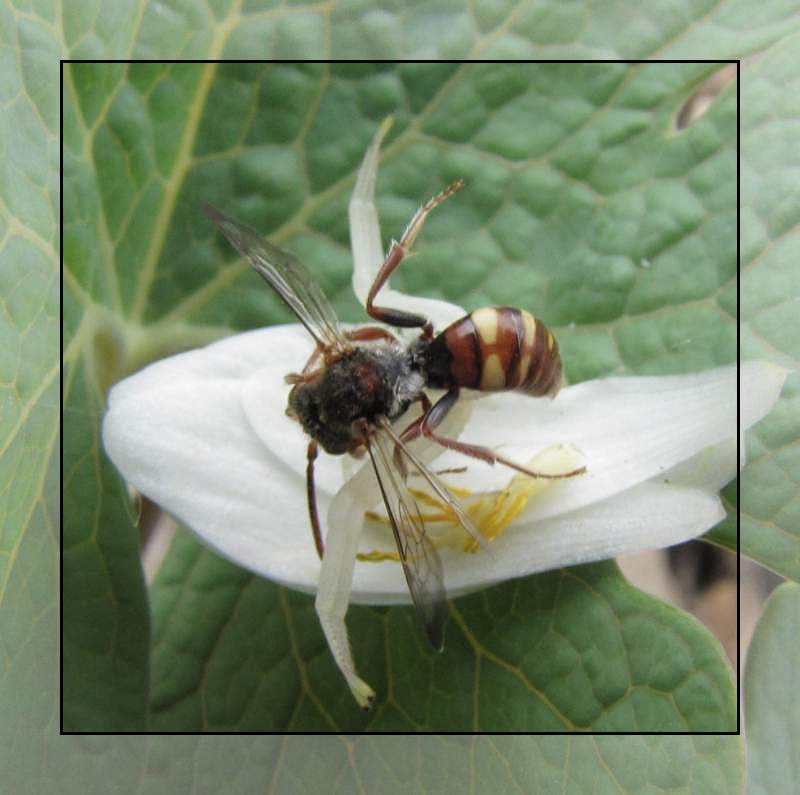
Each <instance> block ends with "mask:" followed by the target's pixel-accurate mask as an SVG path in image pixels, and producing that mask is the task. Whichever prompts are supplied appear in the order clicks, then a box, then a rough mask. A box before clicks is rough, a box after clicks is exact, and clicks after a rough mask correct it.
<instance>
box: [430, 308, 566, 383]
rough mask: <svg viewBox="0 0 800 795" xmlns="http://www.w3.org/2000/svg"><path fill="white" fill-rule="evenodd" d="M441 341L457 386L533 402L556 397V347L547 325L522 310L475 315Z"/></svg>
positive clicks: (558, 374)
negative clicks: (528, 398) (506, 392)
mask: <svg viewBox="0 0 800 795" xmlns="http://www.w3.org/2000/svg"><path fill="white" fill-rule="evenodd" d="M442 336H443V338H444V342H445V345H446V347H447V349H448V351H449V352H450V354H451V355H452V359H451V361H450V372H451V375H452V378H453V379H454V381H455V382H456V383H457V384H458V385H459V386H463V387H467V388H469V389H480V390H482V391H484V392H495V391H501V390H509V389H516V390H519V391H521V392H525V393H526V394H529V395H537V396H539V395H551V396H552V395H554V394H555V393H556V392H557V391H558V387H559V385H560V383H561V359H560V356H559V353H558V345H557V344H556V341H555V339H554V337H553V335H552V334H551V333H550V331H548V329H547V328H546V327H545V325H544V324H543V323H540V322H538V321H537V320H536V319H535V318H534V317H533V315H531V314H530V313H528V312H526V311H524V310H521V309H514V308H512V307H484V308H483V309H476V310H475V311H474V312H472V314H470V315H467V316H466V317H463V318H461V320H457V321H456V322H455V323H453V324H452V325H450V326H449V327H448V328H447V329H446V330H445V331H444V332H443V334H442Z"/></svg>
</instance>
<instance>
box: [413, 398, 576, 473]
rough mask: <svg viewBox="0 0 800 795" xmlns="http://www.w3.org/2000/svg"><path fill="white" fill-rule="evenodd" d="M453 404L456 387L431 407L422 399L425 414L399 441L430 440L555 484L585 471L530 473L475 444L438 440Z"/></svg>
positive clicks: (514, 462)
mask: <svg viewBox="0 0 800 795" xmlns="http://www.w3.org/2000/svg"><path fill="white" fill-rule="evenodd" d="M456 400H458V388H457V387H454V388H452V389H450V390H449V391H448V392H446V393H445V394H444V395H442V397H441V398H440V399H439V400H438V401H437V402H436V404H435V405H433V406H431V403H430V400H428V399H427V398H425V399H424V401H423V407H424V409H425V413H424V414H423V415H422V416H421V417H419V418H418V419H416V420H414V422H412V423H411V425H409V426H408V428H406V429H405V431H403V435H402V437H401V438H402V440H403V441H404V442H410V441H412V440H413V439H416V438H418V437H419V436H424V437H425V438H427V439H430V440H431V441H432V442H436V444H440V445H441V446H442V447H445V448H447V449H448V450H455V451H456V452H458V453H462V454H463V455H468V456H470V457H471V458H477V459H478V460H479V461H485V462H486V463H487V464H502V465H503V466H507V467H509V468H511V469H516V470H517V472H522V473H523V474H525V475H528V476H529V477H532V478H545V479H547V480H558V479H560V478H571V477H573V476H575V475H581V474H583V473H584V472H585V471H586V467H580V468H578V469H573V470H572V471H571V472H565V473H563V474H560V475H549V474H546V473H544V472H537V471H535V470H533V469H528V468H527V467H524V466H522V465H521V464H518V463H517V462H516V461H512V460H511V459H510V458H506V457H505V456H502V455H499V454H498V453H496V452H494V450H490V449H489V448H488V447H481V446H479V445H476V444H466V443H465V442H458V441H456V440H455V439H448V438H447V437H445V436H439V435H438V434H437V433H436V430H435V429H436V428H437V426H439V425H440V424H441V422H442V420H444V418H445V417H446V416H447V412H448V411H450V409H451V408H452V407H453V405H454V404H455V402H456ZM426 404H427V405H426Z"/></svg>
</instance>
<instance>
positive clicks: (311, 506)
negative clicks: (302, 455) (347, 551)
mask: <svg viewBox="0 0 800 795" xmlns="http://www.w3.org/2000/svg"><path fill="white" fill-rule="evenodd" d="M318 453H319V446H318V445H317V442H316V440H315V439H312V440H311V441H310V442H309V443H308V451H307V453H306V457H307V459H308V463H307V464H306V497H307V499H308V516H309V519H310V520H311V533H312V535H313V536H314V546H315V547H316V548H317V555H318V556H319V559H320V560H322V558H323V557H324V556H325V545H324V544H323V542H322V530H321V528H320V525H319V513H318V512H317V489H316V487H315V485H314V461H316V460H317V454H318Z"/></svg>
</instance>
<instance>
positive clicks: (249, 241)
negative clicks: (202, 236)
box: [204, 204, 350, 350]
mask: <svg viewBox="0 0 800 795" xmlns="http://www.w3.org/2000/svg"><path fill="white" fill-rule="evenodd" d="M204 210H205V212H206V215H207V216H208V217H209V218H210V219H211V220H212V221H213V222H214V223H215V224H216V225H217V227H218V228H219V230H220V231H221V232H222V234H223V235H225V237H226V238H228V241H229V242H230V244H231V245H232V246H233V247H234V248H235V249H236V250H237V251H238V252H239V253H240V254H241V255H242V256H243V257H245V259H247V260H248V261H249V262H250V264H251V265H252V266H253V269H254V270H255V271H256V272H257V273H258V274H259V275H260V276H261V277H263V279H264V280H265V281H266V282H267V283H268V284H269V285H270V286H271V287H272V288H273V289H274V290H275V292H277V293H278V295H279V296H280V297H281V298H282V299H283V300H284V301H285V302H286V303H287V305H288V306H289V308H290V309H291V310H292V312H294V314H295V315H296V316H297V319H298V320H299V321H300V322H301V323H302V324H303V325H304V326H305V327H306V329H308V332H309V333H310V334H311V336H312V337H314V339H315V340H316V341H317V343H318V344H319V345H320V346H322V347H326V348H327V347H333V348H336V349H339V350H346V349H348V348H349V347H350V346H349V344H348V342H347V340H346V339H345V337H344V335H343V334H342V332H341V331H340V329H339V321H338V320H337V318H336V313H335V312H334V310H333V307H332V306H331V305H330V302H329V301H328V299H327V298H326V297H325V294H324V293H323V292H322V289H321V288H320V286H319V284H318V283H317V280H316V279H315V278H314V277H313V276H312V275H311V272H310V271H309V270H308V268H306V266H305V265H303V263H302V262H301V261H300V260H299V259H298V258H297V257H295V256H294V254H290V253H289V252H288V251H284V250H283V249H280V248H278V247H277V246H274V245H273V244H272V243H270V242H269V241H268V240H265V239H264V238H263V237H262V236H261V235H259V234H258V232H256V231H255V229H252V228H251V227H249V226H247V224H243V223H241V222H239V221H237V220H235V219H234V218H231V217H229V216H227V215H225V214H224V213H221V212H220V211H219V210H217V209H216V208H215V207H211V205H208V204H207V205H205V207H204Z"/></svg>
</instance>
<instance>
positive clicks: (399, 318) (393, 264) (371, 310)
mask: <svg viewBox="0 0 800 795" xmlns="http://www.w3.org/2000/svg"><path fill="white" fill-rule="evenodd" d="M463 184H464V181H463V180H460V179H457V180H456V181H455V182H453V183H452V184H451V185H449V186H448V187H447V188H445V189H444V190H443V191H442V192H441V193H440V194H438V195H437V196H434V197H433V198H432V199H431V200H430V201H428V202H427V203H426V204H424V205H423V206H422V207H420V208H419V210H417V212H416V213H414V217H413V218H412V219H411V221H410V222H409V224H408V226H407V227H406V230H405V232H403V236H402V237H401V238H400V242H399V243H398V242H397V241H396V240H393V241H392V245H391V247H390V248H389V254H388V255H387V257H386V259H385V260H384V263H383V265H382V266H381V269H380V270H379V271H378V275H377V276H376V277H375V281H374V282H373V283H372V287H371V288H370V291H369V293H368V294H367V303H366V308H367V314H368V315H369V316H370V317H374V318H375V319H376V320H380V321H382V322H383V323H388V324H389V325H392V326H399V327H400V328H416V327H421V328H423V329H424V332H423V333H425V335H426V336H432V332H433V329H432V327H431V325H430V323H429V322H428V319H427V318H425V317H423V316H422V315H417V314H414V313H413V312H405V311H403V310H402V309H388V308H386V307H380V306H375V305H374V304H373V301H374V300H375V296H376V295H377V294H378V292H379V291H380V289H381V287H383V285H384V284H386V282H387V281H388V279H389V277H390V276H391V275H392V274H393V273H394V272H395V271H396V270H397V268H398V267H399V265H400V263H401V262H402V261H403V260H404V259H405V258H406V257H407V256H408V253H409V251H410V250H411V246H412V245H413V244H414V241H415V240H416V238H417V235H418V234H419V233H420V231H421V230H422V225H423V224H424V223H425V219H426V218H427V217H428V215H429V214H430V212H431V210H433V209H434V208H435V207H438V206H439V205H440V204H441V203H442V202H443V201H445V199H447V198H448V197H450V196H452V195H453V194H454V193H455V192H456V191H457V190H458V189H459V188H460V187H461V186H462V185H463Z"/></svg>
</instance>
